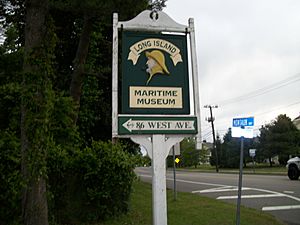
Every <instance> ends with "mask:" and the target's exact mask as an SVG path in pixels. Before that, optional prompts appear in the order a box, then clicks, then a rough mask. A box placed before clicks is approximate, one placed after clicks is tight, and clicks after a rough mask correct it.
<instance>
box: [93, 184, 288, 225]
mask: <svg viewBox="0 0 300 225" xmlns="http://www.w3.org/2000/svg"><path fill="white" fill-rule="evenodd" d="M177 197H178V200H177V201H174V200H173V192H172V191H168V225H234V224H235V213H236V206H235V205H233V204H228V203H224V202H222V201H219V200H218V201H217V200H214V199H210V198H206V197H201V196H199V195H195V194H190V193H178V196H177ZM282 224H283V223H281V222H279V221H277V220H276V219H275V218H274V217H273V216H271V215H269V214H266V213H263V212H261V211H257V210H254V209H249V208H244V207H242V208H241V225H282ZM98 225H152V207H151V186H150V185H149V184H145V183H142V182H135V183H134V191H133V194H132V198H131V207H130V211H129V213H128V214H127V215H122V216H120V217H118V218H114V219H112V220H109V221H106V222H104V223H101V224H98Z"/></svg>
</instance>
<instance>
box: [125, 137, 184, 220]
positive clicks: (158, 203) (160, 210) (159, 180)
mask: <svg viewBox="0 0 300 225" xmlns="http://www.w3.org/2000/svg"><path fill="white" fill-rule="evenodd" d="M183 138H184V137H182V136H177V135H176V136H170V137H166V136H165V135H164V134H153V135H152V138H151V139H152V140H149V137H142V136H136V137H131V140H132V141H134V142H135V143H137V144H140V145H142V146H144V147H145V149H146V150H147V152H148V155H149V157H150V158H151V159H152V161H151V166H152V209H153V225H167V224H168V222H167V218H168V217H167V193H166V158H167V156H168V154H169V151H170V149H171V147H172V146H173V145H175V144H176V143H178V142H180V141H181V140H182V139H183Z"/></svg>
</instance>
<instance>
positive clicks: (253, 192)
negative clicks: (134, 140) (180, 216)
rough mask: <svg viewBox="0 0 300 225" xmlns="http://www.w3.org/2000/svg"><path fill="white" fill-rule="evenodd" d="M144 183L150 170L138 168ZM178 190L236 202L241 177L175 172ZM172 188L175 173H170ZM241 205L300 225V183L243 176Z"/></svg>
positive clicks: (274, 177) (270, 176)
mask: <svg viewBox="0 0 300 225" xmlns="http://www.w3.org/2000/svg"><path fill="white" fill-rule="evenodd" d="M136 173H137V175H138V176H139V177H140V179H141V180H142V181H146V182H151V179H152V170H151V168H147V167H143V168H136ZM176 184H177V190H178V191H181V192H190V193H194V194H199V195H203V196H207V197H210V198H215V199H218V200H220V201H226V202H230V203H236V201H237V185H238V174H225V173H203V172H201V173H200V172H188V171H177V172H176ZM167 187H168V188H173V171H172V170H168V171H167ZM241 204H242V205H244V206H246V207H251V208H255V209H258V210H262V211H265V212H267V213H270V214H272V215H274V216H275V217H277V218H278V219H279V220H281V221H284V222H285V223H286V224H288V225H300V180H297V181H291V180H289V179H288V177H287V176H274V175H254V174H253V175H252V174H251V175H245V174H244V175H243V189H242V203H241Z"/></svg>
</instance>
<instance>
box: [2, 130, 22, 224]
mask: <svg viewBox="0 0 300 225" xmlns="http://www.w3.org/2000/svg"><path fill="white" fill-rule="evenodd" d="M21 188H22V182H21V162H20V142H19V140H18V138H17V137H16V136H15V134H14V133H12V132H10V131H0V206H1V207H0V225H2V224H17V223H18V221H19V219H20V216H21Z"/></svg>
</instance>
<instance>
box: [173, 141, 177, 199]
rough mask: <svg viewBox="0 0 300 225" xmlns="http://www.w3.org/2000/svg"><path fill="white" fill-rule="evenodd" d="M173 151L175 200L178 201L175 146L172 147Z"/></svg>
mask: <svg viewBox="0 0 300 225" xmlns="http://www.w3.org/2000/svg"><path fill="white" fill-rule="evenodd" d="M172 151H173V181H174V200H175V201H176V200H177V188H176V162H175V158H176V157H175V146H173V147H172Z"/></svg>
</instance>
